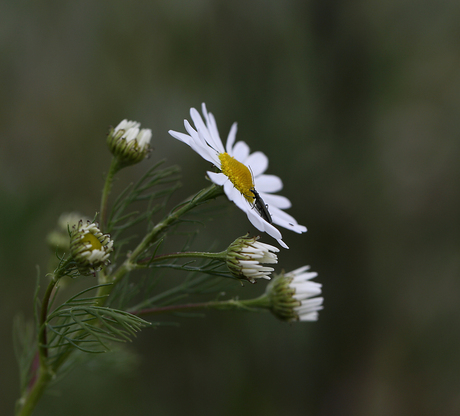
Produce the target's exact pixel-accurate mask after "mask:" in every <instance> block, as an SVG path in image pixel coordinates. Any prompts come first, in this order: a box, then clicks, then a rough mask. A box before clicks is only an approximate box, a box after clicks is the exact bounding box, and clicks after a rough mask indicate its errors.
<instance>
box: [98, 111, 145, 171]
mask: <svg viewBox="0 0 460 416" xmlns="http://www.w3.org/2000/svg"><path fill="white" fill-rule="evenodd" d="M139 127H140V124H139V123H137V122H136V121H128V120H126V119H125V120H123V121H122V122H121V123H120V124H119V125H118V126H117V127H115V128H114V129H113V128H112V129H111V130H110V132H109V135H108V136H107V144H108V146H109V149H110V151H111V152H112V154H113V155H114V156H115V157H116V158H118V160H119V162H120V164H121V165H122V166H128V165H133V164H135V163H139V162H140V161H141V160H143V159H144V158H145V157H146V156H147V154H148V152H149V151H150V146H149V144H150V139H151V138H152V131H151V130H150V129H142V130H139Z"/></svg>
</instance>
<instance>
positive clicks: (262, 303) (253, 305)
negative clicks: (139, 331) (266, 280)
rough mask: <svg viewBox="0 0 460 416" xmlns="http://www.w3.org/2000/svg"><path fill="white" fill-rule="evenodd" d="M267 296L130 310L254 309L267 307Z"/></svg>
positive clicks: (156, 311)
mask: <svg viewBox="0 0 460 416" xmlns="http://www.w3.org/2000/svg"><path fill="white" fill-rule="evenodd" d="M269 304H270V303H269V301H268V297H267V296H266V295H265V294H264V295H262V296H260V297H258V298H254V299H246V300H237V299H229V300H221V301H210V302H199V303H186V304H182V305H168V306H159V307H157V308H146V309H142V310H139V311H132V312H130V313H132V314H133V315H137V316H141V315H158V314H162V313H168V312H182V311H187V310H196V309H225V310H228V309H244V310H254V309H259V310H263V309H267V308H268V306H269Z"/></svg>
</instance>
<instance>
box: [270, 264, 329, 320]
mask: <svg viewBox="0 0 460 416" xmlns="http://www.w3.org/2000/svg"><path fill="white" fill-rule="evenodd" d="M309 269H310V266H303V267H301V268H299V269H297V270H294V271H292V272H290V273H286V274H284V273H281V274H280V275H278V276H276V277H274V278H273V280H272V281H271V282H270V283H269V284H268V285H267V290H266V293H267V296H268V297H269V299H270V310H271V311H272V312H273V314H274V315H275V316H277V317H278V318H279V319H282V320H284V321H317V320H318V311H319V310H321V309H323V306H322V304H323V298H322V297H314V296H317V295H320V294H321V284H320V283H316V282H311V281H310V279H313V278H314V277H316V276H317V275H318V273H315V272H308V270H309Z"/></svg>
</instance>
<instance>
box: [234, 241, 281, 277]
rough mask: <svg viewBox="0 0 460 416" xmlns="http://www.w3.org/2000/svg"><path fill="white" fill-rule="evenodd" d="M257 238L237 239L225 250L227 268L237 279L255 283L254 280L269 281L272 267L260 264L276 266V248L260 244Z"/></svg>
mask: <svg viewBox="0 0 460 416" xmlns="http://www.w3.org/2000/svg"><path fill="white" fill-rule="evenodd" d="M258 239H259V237H248V236H247V235H246V236H243V237H239V238H237V239H236V240H235V241H234V242H233V243H232V244H230V246H229V247H228V249H227V267H228V268H229V270H230V271H231V272H232V274H233V276H235V277H236V278H238V279H243V280H247V281H249V282H251V283H255V282H256V279H267V280H270V273H271V272H272V271H273V270H274V269H273V268H272V267H266V266H263V265H262V263H266V264H276V263H278V257H277V256H276V254H275V253H276V252H278V251H279V249H278V248H276V247H274V246H271V245H269V244H265V243H260V242H258V241H257V240H258Z"/></svg>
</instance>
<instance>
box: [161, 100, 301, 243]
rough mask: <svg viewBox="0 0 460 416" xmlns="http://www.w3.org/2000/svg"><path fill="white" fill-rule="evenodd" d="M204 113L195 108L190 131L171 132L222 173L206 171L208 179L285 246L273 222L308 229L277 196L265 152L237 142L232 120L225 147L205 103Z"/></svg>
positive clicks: (278, 182) (277, 181)
mask: <svg viewBox="0 0 460 416" xmlns="http://www.w3.org/2000/svg"><path fill="white" fill-rule="evenodd" d="M202 112H203V115H204V121H203V119H202V117H201V115H200V114H199V113H198V111H197V110H195V109H194V108H191V109H190V116H191V117H192V121H193V123H194V125H195V128H193V127H192V126H191V125H190V123H189V122H188V121H187V120H185V121H184V125H185V129H186V130H187V133H188V134H184V133H180V132H177V131H173V130H170V131H169V134H170V135H171V136H172V137H174V138H176V139H178V140H180V141H181V142H184V143H185V144H187V145H189V146H190V147H191V148H192V149H193V150H194V151H195V152H197V153H198V154H199V155H200V156H201V157H202V158H203V159H205V160H207V161H208V162H211V163H212V164H213V165H214V166H216V167H217V168H218V169H219V170H220V172H219V173H216V172H207V173H208V176H209V179H211V181H212V182H214V183H215V184H216V185H220V186H223V187H224V192H225V194H226V195H227V197H228V199H229V200H230V201H233V202H234V203H235V205H236V206H237V207H238V208H240V209H241V210H242V211H243V212H245V213H246V215H247V217H248V219H249V221H250V222H251V223H252V225H254V227H256V228H257V229H258V230H260V231H263V232H266V233H267V234H269V235H270V236H272V237H273V238H275V239H276V240H277V241H278V243H279V244H280V245H281V246H282V247H284V248H288V246H287V245H286V244H285V243H284V242H283V240H282V235H281V233H280V231H279V230H278V229H277V228H276V227H275V226H274V225H273V224H276V225H279V226H281V227H284V228H287V229H288V230H292V231H294V232H296V233H299V234H300V233H304V232H305V231H307V228H306V227H304V226H303V225H300V224H298V223H297V221H296V220H295V219H294V218H293V217H292V216H291V215H289V214H287V213H286V212H284V211H283V210H285V209H287V208H290V206H291V202H290V201H289V199H287V198H286V197H284V196H281V195H275V192H278V191H280V190H281V189H282V188H283V183H282V182H281V179H280V178H279V177H278V176H275V175H266V174H264V172H265V171H266V170H267V167H268V158H267V156H265V154H264V153H262V152H254V153H250V150H249V146H248V145H247V144H246V143H245V142H243V141H238V142H235V139H236V130H237V125H236V123H233V125H232V127H231V129H230V132H229V134H228V137H227V143H226V146H225V147H224V145H223V143H222V140H221V138H220V136H219V132H218V130H217V124H216V120H215V119H214V116H213V115H212V114H211V113H208V112H207V110H206V105H205V104H204V103H203V104H202Z"/></svg>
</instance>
